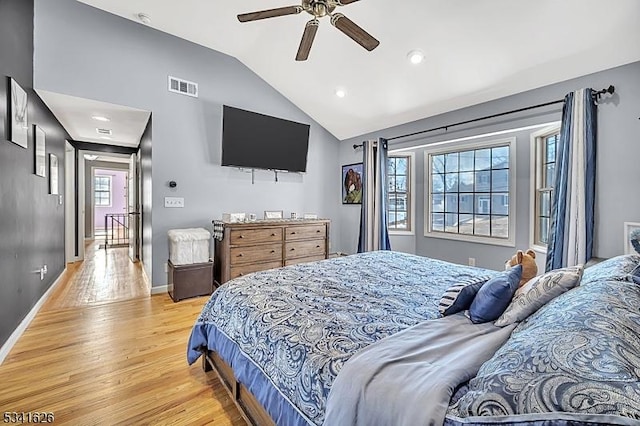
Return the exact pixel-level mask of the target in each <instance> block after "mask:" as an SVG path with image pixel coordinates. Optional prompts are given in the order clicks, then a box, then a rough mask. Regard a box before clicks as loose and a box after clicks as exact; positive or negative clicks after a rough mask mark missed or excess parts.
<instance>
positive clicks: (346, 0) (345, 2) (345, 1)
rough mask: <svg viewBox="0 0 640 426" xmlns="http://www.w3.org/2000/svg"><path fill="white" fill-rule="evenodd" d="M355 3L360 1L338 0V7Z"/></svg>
mask: <svg viewBox="0 0 640 426" xmlns="http://www.w3.org/2000/svg"><path fill="white" fill-rule="evenodd" d="M357 1H360V0H338V3H340V6H346V5H348V4H351V3H355V2H357Z"/></svg>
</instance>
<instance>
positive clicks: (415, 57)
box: [407, 50, 424, 65]
mask: <svg viewBox="0 0 640 426" xmlns="http://www.w3.org/2000/svg"><path fill="white" fill-rule="evenodd" d="M407 58H408V59H409V62H411V63H412V64H414V65H418V64H421V63H422V61H424V53H422V52H421V51H419V50H412V51H411V52H409V54H408V55H407Z"/></svg>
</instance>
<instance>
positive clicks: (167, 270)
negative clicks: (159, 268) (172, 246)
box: [164, 263, 169, 272]
mask: <svg viewBox="0 0 640 426" xmlns="http://www.w3.org/2000/svg"><path fill="white" fill-rule="evenodd" d="M164 271H165V272H169V264H168V263H165V264H164Z"/></svg>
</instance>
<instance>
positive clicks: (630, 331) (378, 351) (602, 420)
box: [187, 252, 640, 426]
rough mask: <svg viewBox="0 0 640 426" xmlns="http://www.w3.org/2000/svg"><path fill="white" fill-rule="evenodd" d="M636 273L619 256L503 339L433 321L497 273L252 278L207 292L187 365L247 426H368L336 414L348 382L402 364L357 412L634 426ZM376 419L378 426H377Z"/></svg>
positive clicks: (439, 264) (360, 271)
mask: <svg viewBox="0 0 640 426" xmlns="http://www.w3.org/2000/svg"><path fill="white" fill-rule="evenodd" d="M638 263H640V258H638V257H634V256H626V257H620V258H616V259H611V260H609V261H606V262H603V263H602V264H600V265H596V266H594V267H592V268H589V269H588V270H587V271H586V272H585V274H584V277H583V280H582V282H583V283H582V285H581V286H580V287H579V288H577V289H575V290H572V291H569V292H567V293H566V294H564V295H562V296H560V297H558V298H556V299H554V300H553V301H552V302H550V303H549V304H547V305H545V306H544V307H543V308H541V309H539V310H538V311H537V312H536V313H535V314H534V315H532V316H531V317H530V318H529V319H527V320H525V321H523V322H522V323H520V324H519V325H517V327H516V325H514V326H513V327H511V328H500V327H495V326H493V325H492V324H488V325H484V326H483V327H484V328H477V327H475V328H474V327H471V328H470V327H469V325H468V324H466V323H465V320H466V318H465V317H463V316H461V315H457V316H453V317H452V318H449V317H446V318H438V317H439V313H438V303H439V301H440V298H441V296H442V294H443V293H444V292H445V290H447V288H449V287H450V286H451V285H453V284H456V283H461V282H473V281H478V280H488V279H490V278H492V277H494V276H496V275H497V274H499V272H496V271H490V270H485V269H480V268H473V267H466V266H460V265H455V264H451V263H448V262H443V261H438V260H434V259H428V258H424V257H420V256H413V255H408V254H403V253H397V252H372V253H364V254H359V255H353V256H347V257H341V258H336V259H329V260H325V261H320V262H314V263H308V264H300V265H295V266H289V267H285V268H280V269H275V270H270V271H262V272H258V273H255V274H252V275H249V276H246V277H241V278H238V279H235V280H232V281H230V282H228V283H226V284H225V285H223V286H222V287H220V288H219V289H218V290H216V292H215V293H214V294H213V295H212V296H211V298H210V299H209V301H208V302H207V303H206V304H205V306H204V308H203V310H202V313H201V315H200V316H199V318H198V319H197V321H196V324H195V325H194V327H193V330H192V333H191V336H190V339H189V344H188V351H187V357H188V361H189V363H193V362H195V361H196V360H197V359H198V358H199V357H201V356H202V357H203V364H204V366H205V368H206V369H211V368H214V369H215V370H216V371H217V372H218V374H219V375H220V376H221V378H222V379H223V382H224V383H225V384H226V386H227V388H228V390H229V391H230V392H231V395H232V397H233V398H234V400H235V401H236V403H237V404H238V406H239V408H240V409H241V411H242V412H243V414H244V415H245V418H246V419H247V421H248V422H249V423H253V424H260V425H262V424H277V425H285V426H286V425H292V426H294V425H296V426H297V425H323V424H325V425H328V426H333V425H335V424H336V419H341V421H340V422H339V423H340V424H356V423H358V424H373V423H371V421H367V422H363V418H362V417H361V418H360V421H359V422H356V421H351V420H348V421H347V420H344V419H346V418H347V417H345V413H342V412H340V408H341V407H345V406H351V405H354V406H355V405H358V404H360V403H361V402H362V403H363V404H364V401H360V402H358V403H356V404H351V403H349V402H346V401H349V398H350V397H351V395H350V394H349V389H348V388H349V386H350V385H351V384H352V382H353V383H354V384H355V383H357V381H356V380H351V378H350V377H348V376H347V375H346V374H347V372H348V371H349V370H354V368H355V370H356V371H355V373H353V372H352V373H351V374H355V375H356V376H357V375H360V376H362V374H363V372H364V370H366V369H367V368H369V369H371V370H372V371H375V372H378V371H380V369H379V368H378V367H374V365H373V363H374V362H379V363H381V364H383V365H384V366H386V365H389V364H390V363H389V362H386V361H384V359H385V357H388V358H387V359H392V360H397V359H398V356H399V355H398V353H396V352H397V351H399V350H402V351H404V352H403V353H402V356H403V357H405V358H404V359H405V360H410V361H411V362H412V366H413V367H412V368H415V370H407V369H406V368H405V369H404V370H402V369H401V367H402V365H404V364H402V363H401V365H396V366H394V368H396V370H389V371H388V372H387V376H389V379H385V380H388V381H385V382H384V383H383V384H382V387H379V388H378V390H377V391H376V390H375V389H374V390H373V391H372V392H370V394H371V395H373V396H371V397H370V398H369V397H367V398H368V401H367V403H369V404H372V405H370V408H371V409H368V410H365V411H366V412H370V413H374V412H375V410H374V409H373V408H375V407H385V411H387V412H388V413H394V411H393V410H392V409H391V407H395V409H396V410H399V411H398V412H399V413H400V416H406V419H407V421H405V422H404V423H403V424H412V423H411V422H412V421H413V420H412V419H416V418H420V419H422V418H424V417H420V416H422V415H423V414H422V413H420V412H419V411H425V409H424V408H423V406H424V407H427V408H429V409H431V406H433V407H436V406H437V407H438V409H437V410H436V411H438V416H442V417H443V418H442V419H441V420H437V421H429V422H428V423H431V422H433V423H434V424H438V423H439V424H443V423H444V424H447V425H450V426H453V425H456V426H458V425H462V424H500V423H501V424H536V425H542V424H562V423H558V422H564V424H567V425H569V424H572V425H573V424H598V423H599V424H638V423H639V422H640V402H639V401H640V384H639V379H638V376H639V375H640V358H639V356H638V354H640V343H639V342H638V340H639V339H637V335H638V331H639V330H640V311H639V309H640V308H639V307H640V286H638V285H637V284H634V283H633V282H629V281H628V280H627V278H628V275H629V274H631V273H632V272H633V270H634V268H635V267H636V266H637V265H638ZM602 312H611V314H610V315H609V316H606V315H605V316H602V315H603V314H602ZM466 322H467V323H468V321H466ZM463 323H464V324H463ZM452 330H455V332H454V331H452ZM554 333H555V334H554ZM472 335H473V336H472ZM589 336H592V337H589ZM594 336H595V337H594ZM421 339H422V340H421ZM442 339H444V340H442ZM447 339H449V340H447ZM590 339H591V340H590ZM593 339H595V341H594V340H593ZM445 340H447V341H446V343H442V344H440V343H436V342H441V341H442V342H445ZM409 342H411V343H410V344H411V345H413V346H412V347H407V345H409ZM475 342H477V343H478V344H477V346H474V345H475ZM403 345H404V346H403ZM400 346H403V347H405V349H399V347H400ZM416 348H417V349H418V350H416ZM476 348H480V349H476ZM571 348H573V350H572V349H571ZM581 348H582V349H581ZM356 355H357V356H356ZM559 355H562V356H559ZM367 357H368V358H367ZM420 357H431V359H436V360H439V362H432V361H426V362H423V360H422V359H423V358H420ZM434 357H435V358H434ZM447 357H449V358H447ZM425 359H426V358H425ZM445 359H449V360H450V361H448V362H444V363H443V362H442V360H445ZM356 360H360V362H361V364H360V365H359V366H358V364H356ZM416 360H419V362H418V361H416ZM460 360H464V362H462V361H460ZM467 364H469V365H467ZM425 365H430V366H431V367H429V368H427V369H425ZM345 366H346V367H345ZM354 366H355V367H354ZM402 368H404V367H402ZM447 368H449V370H447ZM403 371H404V373H403ZM407 371H411V373H410V374H409V373H407ZM398 372H399V373H398ZM560 372H561V374H560ZM359 373H361V374H359ZM405 373H406V374H405ZM356 376H353V377H356ZM432 376H433V377H434V378H435V377H436V376H445V377H446V378H447V380H449V382H447V383H446V385H443V386H438V387H437V388H438V389H437V391H438V392H439V393H438V394H437V395H436V394H434V395H433V396H432V395H428V396H427V395H422V394H421V391H420V388H419V386H420V385H421V384H422V385H424V384H425V383H427V384H428V383H431V382H432V379H431V377H432ZM427 378H428V379H427ZM438 380H439V379H438ZM334 382H335V383H336V386H335V387H334V389H333V390H332V387H333V385H334ZM392 382H393V383H392ZM367 386H368V385H367ZM414 386H418V387H416V388H415V389H416V390H413V389H414ZM603 387H604V391H603V390H602V389H603ZM338 389H339V390H340V392H343V393H341V394H338ZM550 391H552V393H551V394H548V392H550ZM376 392H377V393H376ZM421 395H422V397H423V399H422V400H420V399H419V397H420V396H421ZM578 395H579V396H578ZM600 396H602V397H603V398H604V399H606V401H600V400H598V398H599V397H600ZM416 398H418V399H416ZM436 399H438V401H436ZM440 399H442V401H439V400H440ZM412 400H413V401H414V402H413V403H412V402H411V401H412ZM415 401H422V403H421V404H416V403H415ZM443 401H444V402H443ZM406 406H409V407H406ZM416 406H418V409H415V407H416ZM398 407H400V408H398ZM412 407H413V408H414V409H412ZM407 413H409V414H407ZM356 414H357V413H356ZM359 415H360V416H362V414H361V413H360V414H359ZM383 415H384V414H382V415H381V416H380V417H377V418H375V419H374V420H375V421H374V423H375V422H376V421H377V424H385V422H384V421H383V420H382V418H383V417H382V416H383ZM388 415H391V414H388ZM414 415H415V416H417V417H412V416H414ZM393 418H394V419H395V418H396V417H393ZM429 418H431V417H429ZM434 418H439V417H437V416H436V417H434ZM345 422H346V423H345ZM505 422H506V423H505ZM545 422H546V423H545ZM549 422H551V423H549ZM397 424H400V423H397Z"/></svg>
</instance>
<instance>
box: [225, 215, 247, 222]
mask: <svg viewBox="0 0 640 426" xmlns="http://www.w3.org/2000/svg"><path fill="white" fill-rule="evenodd" d="M246 219H247V215H246V213H222V220H223V221H224V222H244V221H245V220H246Z"/></svg>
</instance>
